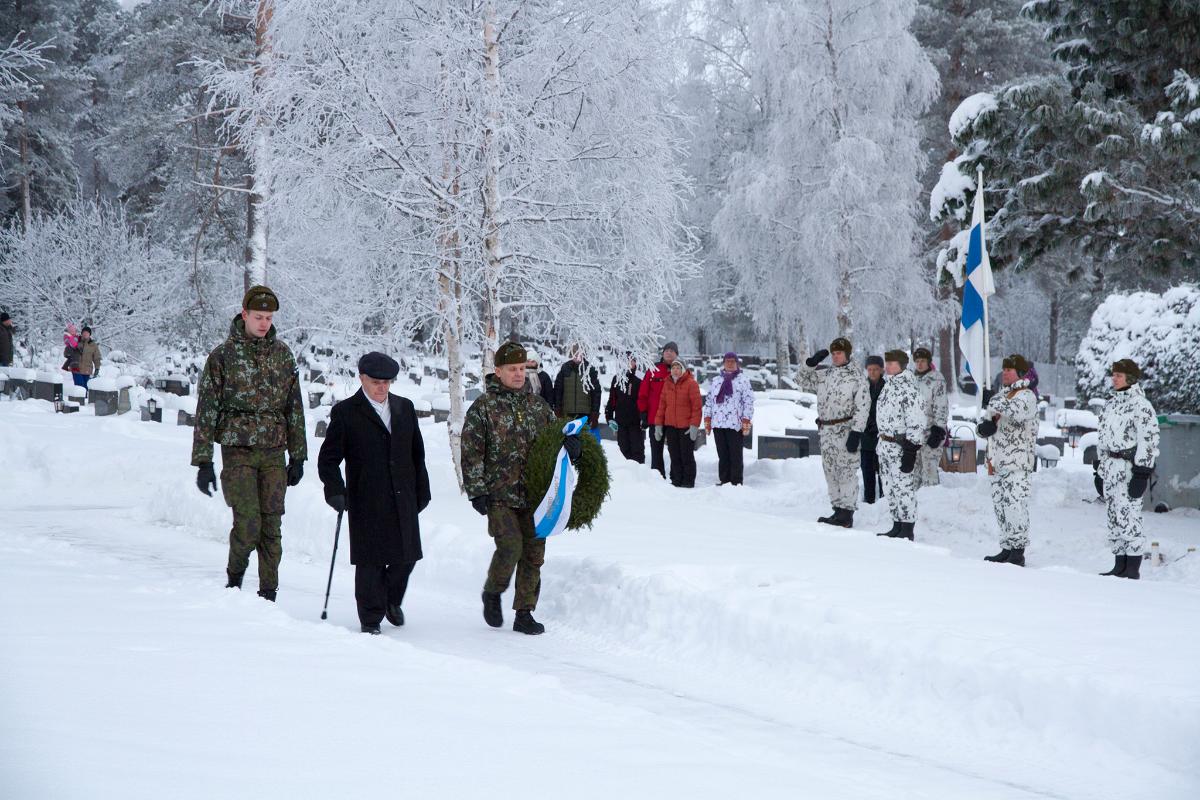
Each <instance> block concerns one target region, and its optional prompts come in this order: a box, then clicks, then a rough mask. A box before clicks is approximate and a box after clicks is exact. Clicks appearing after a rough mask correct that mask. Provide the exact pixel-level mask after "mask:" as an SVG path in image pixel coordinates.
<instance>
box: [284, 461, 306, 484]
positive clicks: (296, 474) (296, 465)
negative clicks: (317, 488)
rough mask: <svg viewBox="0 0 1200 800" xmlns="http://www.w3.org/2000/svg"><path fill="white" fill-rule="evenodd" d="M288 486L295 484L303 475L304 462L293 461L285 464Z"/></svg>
mask: <svg viewBox="0 0 1200 800" xmlns="http://www.w3.org/2000/svg"><path fill="white" fill-rule="evenodd" d="M287 474H288V486H295V485H296V484H297V483H299V482H300V479H301V478H303V477H304V462H303V461H293V462H292V463H290V464H288V466H287Z"/></svg>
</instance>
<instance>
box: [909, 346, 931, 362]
mask: <svg viewBox="0 0 1200 800" xmlns="http://www.w3.org/2000/svg"><path fill="white" fill-rule="evenodd" d="M922 358H923V359H925V360H926V361H933V353H931V352H929V348H928V347H918V348H917V349H916V350H913V361H917V360H918V359H922Z"/></svg>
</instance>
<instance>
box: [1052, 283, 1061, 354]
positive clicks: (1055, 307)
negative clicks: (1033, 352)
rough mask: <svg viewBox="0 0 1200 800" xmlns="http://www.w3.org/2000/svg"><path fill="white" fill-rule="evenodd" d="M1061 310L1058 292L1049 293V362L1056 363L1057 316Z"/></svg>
mask: <svg viewBox="0 0 1200 800" xmlns="http://www.w3.org/2000/svg"><path fill="white" fill-rule="evenodd" d="M1061 312H1062V299H1061V295H1060V294H1059V293H1058V292H1051V293H1050V353H1049V355H1050V363H1051V364H1057V363H1058V318H1059V315H1060V314H1061Z"/></svg>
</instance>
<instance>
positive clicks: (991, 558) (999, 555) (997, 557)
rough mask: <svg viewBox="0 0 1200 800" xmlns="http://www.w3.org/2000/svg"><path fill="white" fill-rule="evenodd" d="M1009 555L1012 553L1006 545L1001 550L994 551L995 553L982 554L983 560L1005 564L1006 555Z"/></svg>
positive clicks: (1006, 561)
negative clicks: (991, 554) (989, 554)
mask: <svg viewBox="0 0 1200 800" xmlns="http://www.w3.org/2000/svg"><path fill="white" fill-rule="evenodd" d="M1010 555H1012V550H1009V549H1008V548H1007V547H1006V548H1004V549H1003V550H1001V551H1000V552H999V553H996V555H994V556H984V557H983V560H984V561H995V562H996V563H997V564H1007V563H1008V557H1009V556H1010Z"/></svg>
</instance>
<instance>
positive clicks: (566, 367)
mask: <svg viewBox="0 0 1200 800" xmlns="http://www.w3.org/2000/svg"><path fill="white" fill-rule="evenodd" d="M601 394H602V391H601V389H600V374H599V373H598V372H596V368H595V367H593V366H592V365H591V364H589V363H588V362H587V361H586V360H585V359H584V357H583V353H582V352H581V351H580V349H579V348H578V347H575V348H573V350H572V353H571V360H570V361H568V362H567V363H565V364H563V365H562V368H561V369H559V371H558V378H556V379H555V381H554V405H553V408H554V413H555V414H557V415H558V416H559V417H560V418H562V419H579V418H580V417H587V419H588V429H589V430H590V431H591V432H592V436H595V437H596V441H600V431H599V430H598V429H599V427H600V396H601Z"/></svg>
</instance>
